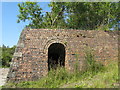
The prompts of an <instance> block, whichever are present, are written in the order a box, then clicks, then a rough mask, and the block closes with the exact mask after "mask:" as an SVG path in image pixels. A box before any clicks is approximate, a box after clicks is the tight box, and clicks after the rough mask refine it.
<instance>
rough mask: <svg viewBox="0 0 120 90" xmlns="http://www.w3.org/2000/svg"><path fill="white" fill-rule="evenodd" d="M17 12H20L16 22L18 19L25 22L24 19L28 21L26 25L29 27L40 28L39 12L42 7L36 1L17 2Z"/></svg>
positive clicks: (40, 14)
mask: <svg viewBox="0 0 120 90" xmlns="http://www.w3.org/2000/svg"><path fill="white" fill-rule="evenodd" d="M18 7H19V12H20V14H19V15H18V16H17V17H18V21H17V22H18V23H19V22H20V21H23V22H25V21H26V20H27V21H29V22H30V23H29V25H28V26H27V27H30V28H41V27H42V21H43V19H42V18H43V15H42V13H41V10H42V8H40V6H39V5H38V4H37V3H36V2H24V3H21V4H20V3H19V4H18Z"/></svg>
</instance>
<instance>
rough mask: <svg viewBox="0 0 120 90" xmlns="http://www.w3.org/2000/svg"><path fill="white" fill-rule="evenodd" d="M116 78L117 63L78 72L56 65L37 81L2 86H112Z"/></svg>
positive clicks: (114, 84)
mask: <svg viewBox="0 0 120 90" xmlns="http://www.w3.org/2000/svg"><path fill="white" fill-rule="evenodd" d="M117 80H118V64H117V62H111V63H110V64H109V65H107V66H105V67H101V68H100V69H99V71H97V70H96V71H91V70H87V71H85V72H78V73H69V72H67V71H66V70H65V69H64V68H63V67H58V68H57V70H51V71H50V72H49V74H48V75H47V76H46V77H43V78H42V79H40V80H38V81H27V82H21V83H18V84H15V83H8V84H6V85H5V86H3V88H5V87H7V88H8V87H9V88H10V87H11V88H114V87H116V86H117Z"/></svg>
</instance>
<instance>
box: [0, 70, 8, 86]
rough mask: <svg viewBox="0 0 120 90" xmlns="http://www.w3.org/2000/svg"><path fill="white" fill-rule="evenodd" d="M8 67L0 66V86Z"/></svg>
mask: <svg viewBox="0 0 120 90" xmlns="http://www.w3.org/2000/svg"><path fill="white" fill-rule="evenodd" d="M8 71H9V68H0V86H2V85H4V84H5V83H6V79H7V74H8Z"/></svg>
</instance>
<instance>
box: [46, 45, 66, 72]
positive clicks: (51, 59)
mask: <svg viewBox="0 0 120 90" xmlns="http://www.w3.org/2000/svg"><path fill="white" fill-rule="evenodd" d="M58 65H60V66H65V47H64V45H63V44H60V43H53V44H51V45H50V46H49V48H48V70H50V69H51V68H52V69H56V68H57V67H58Z"/></svg>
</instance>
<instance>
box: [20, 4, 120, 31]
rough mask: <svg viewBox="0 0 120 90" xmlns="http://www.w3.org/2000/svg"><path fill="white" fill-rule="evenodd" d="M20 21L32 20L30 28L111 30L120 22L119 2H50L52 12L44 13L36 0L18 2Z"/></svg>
mask: <svg viewBox="0 0 120 90" xmlns="http://www.w3.org/2000/svg"><path fill="white" fill-rule="evenodd" d="M18 6H19V8H20V15H18V18H19V19H18V22H20V21H26V20H28V21H30V24H29V25H28V27H30V28H72V29H82V30H96V29H97V30H102V29H103V30H109V29H110V28H112V27H113V26H116V25H117V23H118V22H119V20H120V18H119V14H120V3H118V2H50V4H49V5H48V6H49V7H50V8H51V11H50V12H46V14H44V15H43V13H42V9H41V8H40V6H39V5H38V4H37V3H35V2H24V3H22V4H18Z"/></svg>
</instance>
